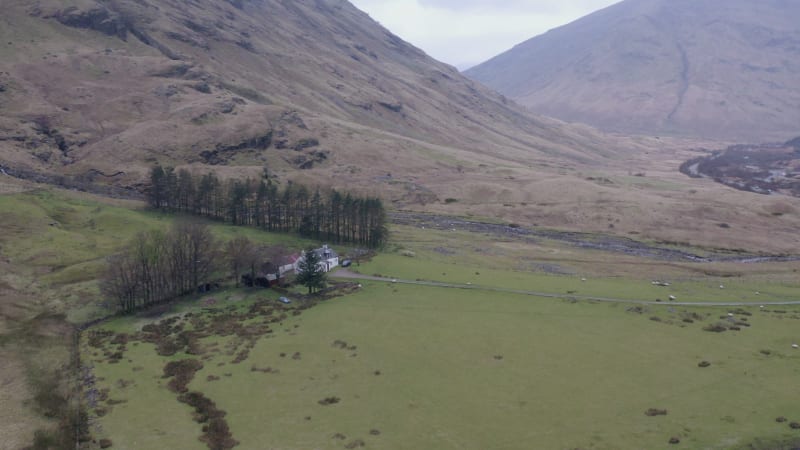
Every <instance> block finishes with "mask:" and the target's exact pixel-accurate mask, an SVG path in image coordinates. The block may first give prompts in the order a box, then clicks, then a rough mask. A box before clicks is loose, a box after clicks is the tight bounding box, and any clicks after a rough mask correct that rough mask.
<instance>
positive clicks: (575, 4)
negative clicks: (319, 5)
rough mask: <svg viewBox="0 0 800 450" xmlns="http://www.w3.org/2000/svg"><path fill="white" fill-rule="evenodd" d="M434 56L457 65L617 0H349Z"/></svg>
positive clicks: (492, 53)
mask: <svg viewBox="0 0 800 450" xmlns="http://www.w3.org/2000/svg"><path fill="white" fill-rule="evenodd" d="M350 1H351V2H352V3H353V4H354V5H356V6H357V7H358V8H359V9H361V10H362V11H365V12H367V13H368V14H369V15H370V16H371V17H372V18H373V19H375V20H377V21H378V22H380V23H381V25H383V26H384V27H386V28H388V29H389V30H391V31H392V32H393V33H394V34H396V35H398V36H400V37H401V38H403V39H405V40H406V41H408V42H411V43H412V44H414V45H415V46H417V47H419V48H421V49H423V50H425V52H427V53H428V54H429V55H431V56H433V57H434V58H436V59H438V60H440V61H444V62H446V63H448V64H452V65H454V66H456V67H458V68H459V69H461V70H464V69H468V68H470V67H472V66H474V65H476V64H479V63H482V62H483V61H486V60H487V59H489V58H491V57H493V56H495V55H497V54H500V53H502V52H504V51H506V50H508V49H510V48H511V47H513V46H514V45H516V44H519V43H520V42H523V41H525V40H527V39H529V38H532V37H534V36H537V35H539V34H542V33H544V32H546V31H547V30H551V29H553V28H556V27H559V26H561V25H565V24H567V23H569V22H572V21H573V20H575V19H578V18H580V17H583V16H585V15H587V14H589V13H591V12H594V11H597V10H598V9H602V8H604V7H606V6H609V5H611V4H614V3H617V2H618V1H619V0H350Z"/></svg>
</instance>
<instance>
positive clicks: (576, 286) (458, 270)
mask: <svg viewBox="0 0 800 450" xmlns="http://www.w3.org/2000/svg"><path fill="white" fill-rule="evenodd" d="M410 248H411V249H413V250H411V251H412V252H413V256H404V255H408V254H409V253H408V251H409V250H408V249H406V250H401V251H395V252H392V253H383V254H380V255H378V256H376V257H375V258H373V259H372V260H371V261H369V262H367V263H364V264H360V265H358V266H357V267H354V268H353V271H356V272H359V273H361V274H363V275H368V276H382V277H386V278H396V279H402V280H408V281H435V282H442V283H452V284H458V285H467V284H469V285H472V286H473V287H476V288H477V287H487V288H500V289H510V290H519V291H531V292H542V293H546V294H553V295H574V296H576V297H600V298H609V299H619V300H633V301H643V302H655V301H658V300H662V301H663V302H665V303H669V301H670V300H669V297H670V296H671V295H672V296H674V297H675V299H676V301H677V302H702V303H705V302H718V303H739V302H747V303H753V304H760V303H763V302H782V301H797V300H800V284H799V283H797V282H790V281H789V280H773V279H764V278H759V277H755V276H743V277H737V278H722V277H708V276H704V277H698V276H694V277H687V276H685V275H681V276H680V277H679V278H678V279H677V280H671V281H669V283H670V285H669V286H659V285H654V284H653V281H655V280H663V278H661V277H660V275H663V274H664V271H663V270H657V269H654V270H653V271H652V272H651V273H650V275H651V277H645V275H647V274H646V273H644V272H642V273H640V274H639V276H638V277H631V276H608V275H594V274H591V273H588V274H581V273H572V274H564V275H557V274H550V273H543V272H542V271H536V270H535V269H528V270H513V269H512V268H509V269H505V270H503V269H499V268H497V267H498V266H497V264H496V261H494V260H495V259H498V258H502V257H497V256H495V257H492V256H489V257H486V258H480V256H481V255H480V254H479V255H477V257H476V255H469V254H467V255H464V253H469V250H460V251H454V253H453V254H452V255H450V256H442V255H441V254H437V253H436V251H435V250H434V251H431V250H430V249H429V248H426V247H425V246H422V245H420V246H419V247H418V248H415V247H413V246H410ZM608 257H609V258H613V255H608ZM506 258H507V259H506V261H507V263H508V264H509V265H510V266H512V267H513V266H514V264H515V263H516V262H517V261H518V260H515V259H514V258H513V256H511V257H508V256H506ZM597 264H603V263H602V262H600V261H598V262H597ZM666 272H667V273H670V269H667V271H666Z"/></svg>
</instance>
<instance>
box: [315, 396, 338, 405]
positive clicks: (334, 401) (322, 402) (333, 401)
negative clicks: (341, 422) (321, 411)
mask: <svg viewBox="0 0 800 450" xmlns="http://www.w3.org/2000/svg"><path fill="white" fill-rule="evenodd" d="M340 401H341V399H340V398H339V397H335V396H334V397H325V398H323V399H322V400H320V401H318V402H317V403H319V404H320V405H322V406H328V405H335V404H337V403H339V402H340Z"/></svg>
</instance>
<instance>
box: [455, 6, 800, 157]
mask: <svg viewBox="0 0 800 450" xmlns="http://www.w3.org/2000/svg"><path fill="white" fill-rule="evenodd" d="M798 23H800V3H798V2H795V1H790V0H626V1H623V2H621V3H618V4H616V5H613V6H611V7H609V8H606V9H604V10H601V11H598V12H596V13H594V14H592V15H589V16H587V17H584V18H583V19H580V20H578V21H576V22H573V23H571V24H569V25H566V26H563V27H561V28H558V29H555V30H552V31H550V32H548V33H546V34H544V35H541V36H538V37H535V38H533V39H531V40H529V41H527V42H524V43H522V44H519V45H517V46H516V47H514V48H513V49H511V50H509V51H508V52H506V53H503V54H502V55H499V56H497V57H495V58H494V59H492V60H490V61H487V62H485V63H483V64H481V65H479V66H477V67H475V68H473V69H470V70H469V71H467V72H466V73H467V75H468V76H470V77H471V78H473V79H475V80H478V81H481V82H482V83H485V84H486V85H487V86H491V87H493V88H495V89H497V90H498V91H500V92H502V93H504V94H506V95H508V96H509V97H512V98H514V99H515V100H517V101H519V102H520V103H522V104H524V105H526V106H528V107H529V108H530V109H532V110H533V111H535V112H537V113H541V114H547V115H552V116H554V117H558V118H561V119H563V120H568V121H580V122H584V123H589V124H592V125H595V126H599V127H602V128H605V129H608V130H619V131H626V132H637V133H647V134H659V133H675V134H681V135H691V136H701V137H711V138H721V139H729V140H736V139H743V140H750V141H755V142H759V141H765V140H770V141H771V140H780V141H783V140H785V139H788V138H789V137H792V136H796V135H797V133H798V132H799V131H800V125H798V124H800V107H798V105H800V26H798Z"/></svg>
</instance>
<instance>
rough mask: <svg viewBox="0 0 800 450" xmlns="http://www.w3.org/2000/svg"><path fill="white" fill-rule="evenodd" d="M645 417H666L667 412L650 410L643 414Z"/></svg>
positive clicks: (664, 410)
mask: <svg viewBox="0 0 800 450" xmlns="http://www.w3.org/2000/svg"><path fill="white" fill-rule="evenodd" d="M644 415H645V416H648V417H655V416H666V415H667V410H666V409H657V408H650V409H648V410H647V411H645V412H644Z"/></svg>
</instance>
